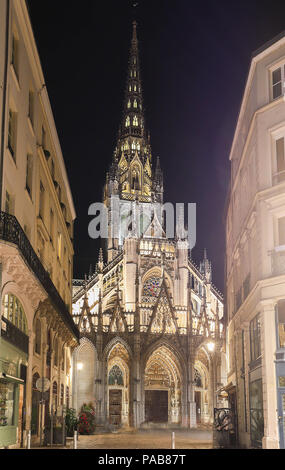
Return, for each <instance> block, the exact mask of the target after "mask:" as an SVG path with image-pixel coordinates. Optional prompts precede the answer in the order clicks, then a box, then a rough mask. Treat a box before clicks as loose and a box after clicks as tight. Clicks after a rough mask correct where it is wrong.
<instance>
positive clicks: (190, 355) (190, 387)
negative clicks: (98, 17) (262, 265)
mask: <svg viewBox="0 0 285 470" xmlns="http://www.w3.org/2000/svg"><path fill="white" fill-rule="evenodd" d="M103 201H104V207H105V208H106V214H107V221H108V230H107V241H106V246H105V253H106V254H105V256H106V263H104V255H103V250H101V251H100V255H99V260H98V263H97V267H96V271H95V273H94V274H92V275H90V276H89V278H88V279H85V281H82V280H75V281H74V283H73V285H74V295H73V318H74V321H75V324H76V325H77V326H78V328H79V330H80V336H81V340H80V345H79V347H77V348H76V349H75V351H74V353H73V374H74V375H73V384H74V385H73V388H74V393H73V406H74V407H75V408H76V409H77V411H79V410H80V408H81V406H82V405H83V404H84V403H90V402H92V404H93V405H95V409H96V411H95V413H96V420H97V425H98V426H100V425H102V426H104V427H108V426H111V427H118V426H133V427H135V428H138V427H140V426H143V425H145V426H151V425H157V424H158V423H163V424H164V425H168V426H182V427H196V426H197V424H199V423H209V422H211V421H212V418H213V408H214V406H217V396H216V391H217V390H218V389H219V388H221V386H222V384H225V381H226V377H225V354H224V350H223V347H224V342H223V299H222V295H221V294H220V293H219V292H218V291H217V289H216V288H215V287H214V285H213V283H212V270H211V264H210V262H209V260H208V259H207V256H206V253H205V257H204V260H203V261H202V263H201V265H200V267H199V268H198V267H197V266H196V265H195V264H194V262H193V261H192V260H191V259H190V258H189V246H188V241H187V239H186V238H185V236H184V235H183V233H182V231H181V230H180V229H179V230H178V231H177V233H176V234H175V236H173V238H168V237H166V235H165V232H164V230H163V223H162V222H161V220H160V219H159V217H157V213H156V211H155V209H154V208H155V204H160V203H163V174H162V170H161V167H160V163H159V160H157V162H156V165H154V164H153V161H152V151H151V145H150V139H149V135H148V133H147V132H146V128H145V118H144V111H143V98H142V84H141V72H140V66H139V53H138V40H137V31H136V23H135V22H134V23H133V36H132V41H131V48H130V56H129V66H128V78H127V84H126V92H125V100H124V107H123V115H122V121H121V125H120V128H119V134H118V140H117V145H116V148H115V152H114V156H113V160H112V163H111V166H110V171H109V172H108V174H107V179H106V184H105V188H104V195H103ZM116 203H117V204H121V206H120V207H121V208H122V210H121V212H120V216H119V220H118V223H117V224H115V225H116V226H115V227H113V226H112V224H111V221H112V217H113V216H114V211H116V209H114V208H116V207H118V205H117V206H116Z"/></svg>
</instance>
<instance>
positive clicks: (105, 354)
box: [103, 335, 133, 361]
mask: <svg viewBox="0 0 285 470" xmlns="http://www.w3.org/2000/svg"><path fill="white" fill-rule="evenodd" d="M117 343H120V344H121V345H122V346H123V347H124V348H125V349H126V350H127V352H128V353H129V356H130V359H131V358H132V356H133V353H132V350H131V347H130V345H129V344H128V343H127V341H125V340H124V338H122V337H121V336H118V335H116V336H115V337H114V338H112V339H111V341H109V343H107V344H106V346H105V348H104V351H103V359H104V361H106V360H107V359H108V356H109V354H110V352H111V350H112V349H113V348H114V346H116V345H117Z"/></svg>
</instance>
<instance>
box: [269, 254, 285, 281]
mask: <svg viewBox="0 0 285 470" xmlns="http://www.w3.org/2000/svg"><path fill="white" fill-rule="evenodd" d="M271 256H272V258H271V260H272V274H273V275H274V276H279V275H280V274H285V250H284V251H272V254H271Z"/></svg>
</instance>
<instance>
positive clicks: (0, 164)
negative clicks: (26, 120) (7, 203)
mask: <svg viewBox="0 0 285 470" xmlns="http://www.w3.org/2000/svg"><path fill="white" fill-rule="evenodd" d="M6 8H7V10H6V34H5V58H4V73H3V106H2V108H3V109H2V123H1V153H0V210H2V190H3V161H4V148H5V119H6V101H7V81H8V53H9V25H10V0H7V1H6Z"/></svg>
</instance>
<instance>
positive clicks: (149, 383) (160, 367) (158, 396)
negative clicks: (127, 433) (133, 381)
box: [144, 345, 181, 423]
mask: <svg viewBox="0 0 285 470" xmlns="http://www.w3.org/2000/svg"><path fill="white" fill-rule="evenodd" d="M144 390H145V421H146V422H148V423H155V422H156V423H179V422H180V421H181V369H180V366H179V361H178V360H177V358H176V356H175V354H174V353H173V352H172V351H171V350H170V349H169V348H168V347H167V346H164V345H163V346H160V347H158V348H157V349H156V350H155V351H154V352H153V353H152V354H151V355H150V357H149V358H148V360H147V363H146V367H145V374H144Z"/></svg>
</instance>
